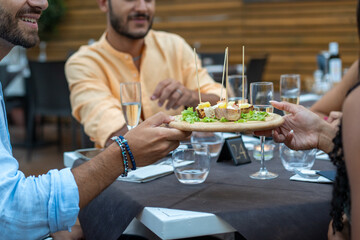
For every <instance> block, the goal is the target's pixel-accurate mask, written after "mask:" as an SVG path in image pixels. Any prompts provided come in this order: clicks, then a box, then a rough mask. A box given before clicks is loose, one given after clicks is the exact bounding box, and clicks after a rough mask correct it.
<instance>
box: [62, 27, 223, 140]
mask: <svg viewBox="0 0 360 240" xmlns="http://www.w3.org/2000/svg"><path fill="white" fill-rule="evenodd" d="M140 61H141V64H140V72H139V71H138V70H137V68H136V66H135V64H134V62H133V59H132V56H131V55H130V54H127V53H124V52H119V51H117V50H115V49H114V48H113V47H112V46H111V45H110V44H109V42H108V41H107V40H106V33H105V34H103V36H102V37H101V38H100V40H99V41H98V42H96V43H94V44H92V45H89V46H82V47H81V48H80V49H79V51H78V52H76V53H75V54H74V55H73V56H71V58H70V59H69V60H68V61H67V63H66V67H65V70H66V77H67V80H68V83H69V87H70V92H71V94H70V98H71V104H72V113H73V116H74V117H75V118H76V119H77V120H79V121H80V122H81V123H82V124H83V126H84V129H85V132H86V133H87V134H88V135H89V136H90V137H91V139H92V140H93V141H95V142H96V143H97V144H98V145H100V146H104V145H105V143H106V140H107V139H108V138H109V137H110V135H111V134H112V133H113V132H115V131H118V130H119V129H121V128H122V127H123V126H124V125H125V119H124V116H123V113H122V109H121V104H120V83H122V82H140V83H141V94H142V96H141V97H142V99H141V100H142V102H141V103H142V108H141V110H142V116H143V118H144V119H147V118H149V117H150V116H152V115H154V114H156V113H157V112H160V111H163V112H165V113H166V114H169V115H176V114H180V113H181V111H182V110H183V108H179V109H177V110H173V109H170V110H166V109H165V105H166V104H164V105H163V106H162V107H159V106H158V101H157V100H155V101H152V100H150V97H151V96H152V94H153V92H154V90H155V88H156V86H157V85H158V83H159V82H161V81H163V80H165V79H167V78H172V79H175V80H177V81H179V82H181V83H182V84H183V85H184V86H185V87H186V88H188V89H191V90H196V89H197V80H196V67H195V64H194V53H193V50H192V49H191V47H190V46H189V45H188V44H187V43H186V42H185V40H184V39H183V38H181V37H179V36H178V35H175V34H171V33H165V32H160V31H153V30H151V31H150V32H149V33H148V35H147V36H146V37H145V48H144V50H143V53H142V56H141V59H140ZM200 65H201V64H200V63H199V66H198V68H199V82H200V91H201V92H202V93H213V94H216V95H218V96H220V89H221V85H220V84H218V83H215V82H214V81H213V79H212V78H211V77H210V76H209V74H208V73H207V71H206V70H205V69H204V68H201V66H200ZM144 119H142V120H144Z"/></svg>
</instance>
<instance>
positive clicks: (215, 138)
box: [191, 132, 224, 158]
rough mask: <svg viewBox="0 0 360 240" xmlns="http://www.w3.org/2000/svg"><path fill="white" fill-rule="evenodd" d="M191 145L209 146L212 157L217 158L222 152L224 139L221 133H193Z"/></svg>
mask: <svg viewBox="0 0 360 240" xmlns="http://www.w3.org/2000/svg"><path fill="white" fill-rule="evenodd" d="M191 143H192V144H195V143H198V144H201V145H205V146H207V147H208V148H209V152H210V157H211V158H216V157H218V156H219V154H220V152H221V149H222V146H223V144H224V138H223V136H222V133H220V132H193V133H192V134H191Z"/></svg>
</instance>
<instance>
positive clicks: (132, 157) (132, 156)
mask: <svg viewBox="0 0 360 240" xmlns="http://www.w3.org/2000/svg"><path fill="white" fill-rule="evenodd" d="M119 138H120V139H121V142H122V143H124V144H125V146H126V150H127V152H128V154H129V156H130V160H131V163H132V165H133V167H132V168H131V170H136V163H135V158H134V155H133V154H132V152H131V150H130V147H129V144H128V142H127V140H126V139H125V138H124V137H123V136H119Z"/></svg>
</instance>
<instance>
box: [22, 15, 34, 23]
mask: <svg viewBox="0 0 360 240" xmlns="http://www.w3.org/2000/svg"><path fill="white" fill-rule="evenodd" d="M21 21H23V22H28V23H34V24H36V23H37V20H36V19H35V18H29V17H22V18H21Z"/></svg>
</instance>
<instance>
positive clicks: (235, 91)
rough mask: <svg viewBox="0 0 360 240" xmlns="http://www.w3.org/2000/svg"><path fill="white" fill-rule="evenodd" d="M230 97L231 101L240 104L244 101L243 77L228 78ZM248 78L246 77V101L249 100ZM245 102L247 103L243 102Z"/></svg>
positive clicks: (232, 76) (233, 76)
mask: <svg viewBox="0 0 360 240" xmlns="http://www.w3.org/2000/svg"><path fill="white" fill-rule="evenodd" d="M228 82H229V87H228V95H229V100H230V101H235V102H239V101H242V100H243V96H242V91H243V79H242V75H231V76H229V78H228ZM247 86H248V85H247V78H246V75H245V76H244V99H247ZM243 102H245V101H243Z"/></svg>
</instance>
